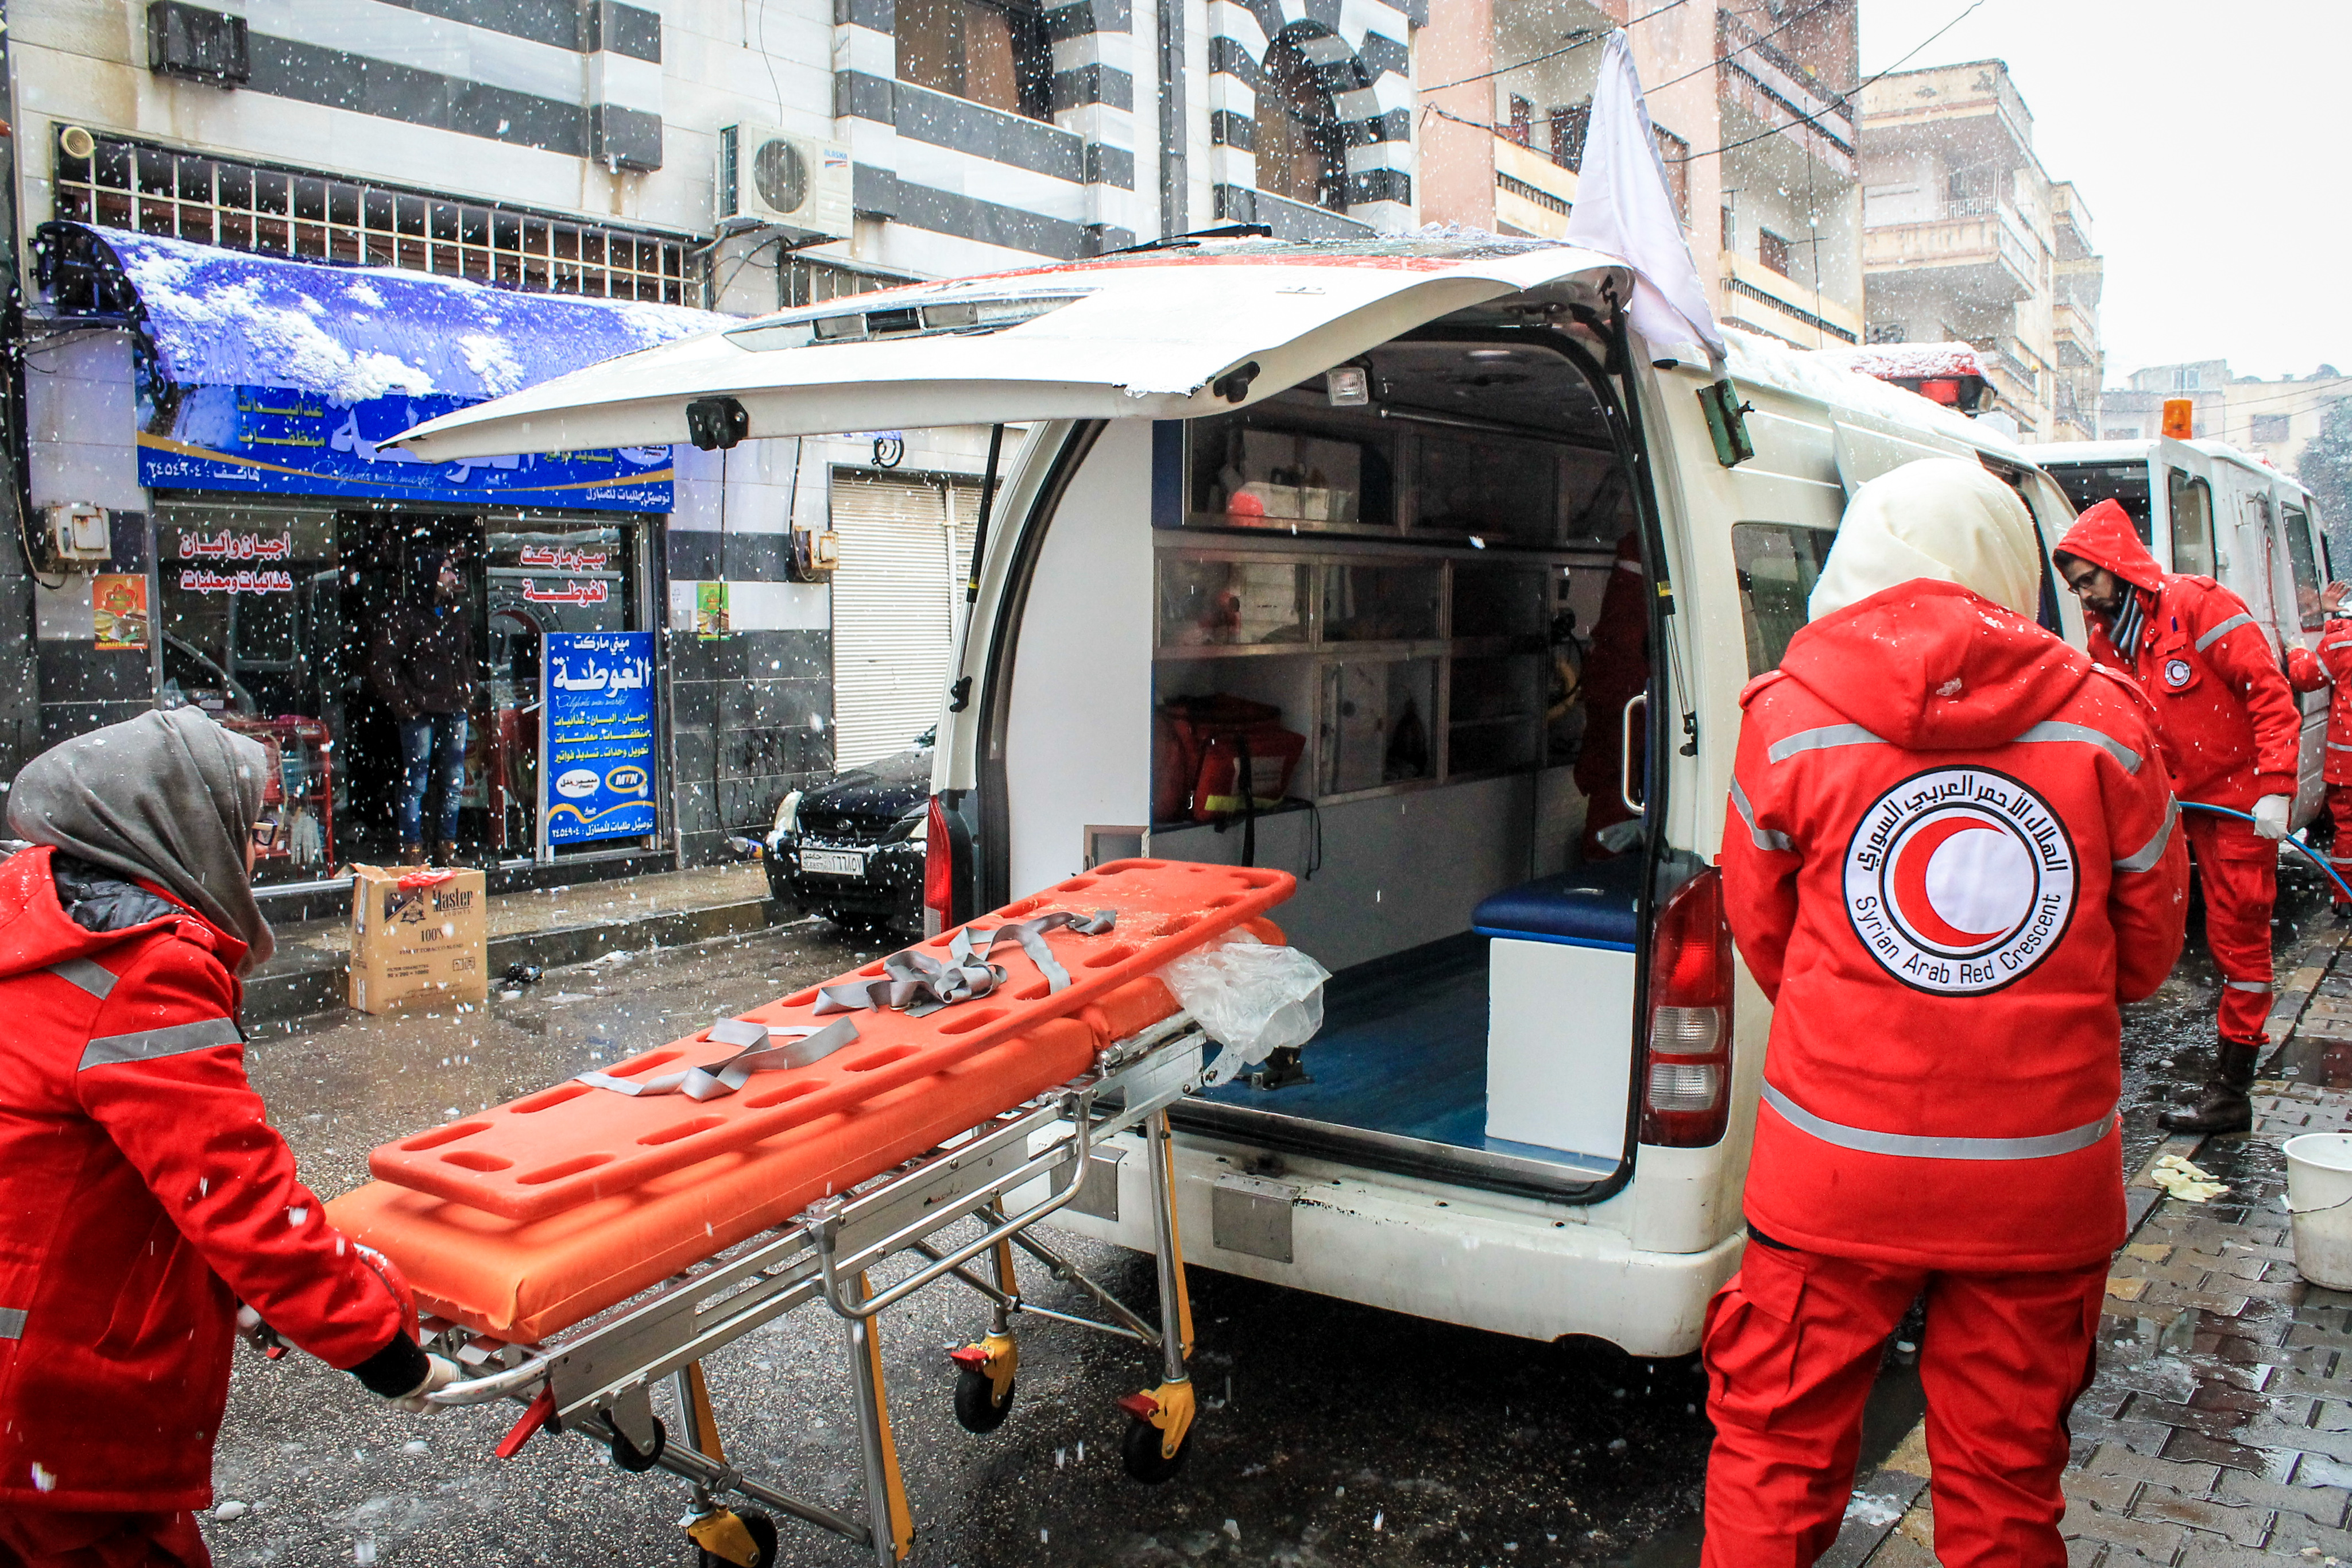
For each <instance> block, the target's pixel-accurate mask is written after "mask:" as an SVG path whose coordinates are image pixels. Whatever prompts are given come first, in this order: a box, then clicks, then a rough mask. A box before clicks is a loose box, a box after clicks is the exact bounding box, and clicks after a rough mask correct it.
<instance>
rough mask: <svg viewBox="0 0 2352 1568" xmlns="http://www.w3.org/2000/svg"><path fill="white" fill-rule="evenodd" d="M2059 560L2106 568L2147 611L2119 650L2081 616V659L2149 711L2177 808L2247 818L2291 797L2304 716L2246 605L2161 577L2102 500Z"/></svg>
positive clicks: (2174, 576) (2203, 583) (2172, 575)
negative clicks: (2152, 709) (2223, 810)
mask: <svg viewBox="0 0 2352 1568" xmlns="http://www.w3.org/2000/svg"><path fill="white" fill-rule="evenodd" d="M2058 553H2059V554H2061V555H2071V556H2075V557H2079V558H2080V559H2084V560H2087V561H2089V562H2090V563H2091V564H2092V565H2093V566H2097V567H2104V568H2105V569H2106V570H2109V571H2111V572H2114V573H2115V574H2116V576H2117V577H2119V578H2121V579H2123V580H2125V581H2126V582H2127V583H2129V584H2131V585H2132V586H2133V587H2134V588H2137V589H2141V590H2144V591H2145V593H2146V596H2147V599H2148V600H2149V601H2151V602H2149V605H2148V610H2147V617H2146V619H2145V620H2144V622H2142V629H2141V631H2140V633H2139V636H2138V638H2137V644H2138V645H2137V647H2133V648H2118V647H2116V644H2115V643H2114V642H2113V641H2112V640H2111V639H2110V638H2109V636H2108V634H2107V628H2106V626H2105V624H2104V623H2103V622H2101V620H2100V618H2099V617H2097V616H2092V617H2091V656H2092V657H2093V658H2095V659H2096V660H2098V661H2099V662H2100V663H2101V664H2112V665H2113V666H2115V667H2116V669H2119V670H2126V671H2128V672H2130V674H2132V675H2133V676H2134V677H2135V678H2136V679H2137V681H2138V682H2139V685H2140V690H2142V691H2143V692H2145V693H2147V696H2148V699H2149V700H2150V701H2151V702H2153V703H2154V704H2155V705H2156V728H2157V734H2158V736H2159V737H2162V739H2163V742H2164V760H2165V763H2166V765H2167V766H2168V767H2169V768H2171V769H2172V783H2173V787H2174V788H2175V789H2178V790H2179V792H2180V798H2181V799H2182V800H2201V801H2203V802H2205V803H2206V804H2207V805H2210V806H2228V807H2231V809H2233V810H2240V811H2247V810H2252V809H2253V805H2254V802H2255V801H2256V800H2260V799H2262V798H2263V796H2265V795H2293V794H2294V786H2295V774H2296V756H2297V749H2298V747H2299V745H2300V743H2301V740H2302V737H2303V714H2302V711H2301V710H2300V709H2299V708H2297V707H2296V706H2295V701H2294V693H2293V692H2292V691H2291V690H2290V689H2289V688H2288V685H2287V679H2286V676H2285V675H2284V674H2282V673H2281V672H2280V669H2279V661H2278V655H2277V654H2276V653H2273V652H2272V651H2271V645H2270V643H2269V642H2268V640H2267V639H2265V638H2264V637H2263V629H2262V627H2261V626H2260V625H2259V624H2257V623H2256V622H2255V620H2254V616H2253V612H2252V611H2250V610H2248V609H2247V608H2246V601H2244V600H2242V599H2241V598H2239V597H2238V596H2237V595H2236V594H2234V593H2232V592H2231V591H2229V590H2228V589H2226V588H2224V587H2222V586H2221V584H2220V583H2218V582H2216V581H2214V580H2212V579H2211V578H2210V577H2183V576H2181V575H2180V574H2179V573H2178V572H2170V571H2166V570H2164V569H2163V568H2162V567H2159V566H2158V565H2157V564H2156V558H2155V557H2154V556H2151V555H2149V554H2148V553H2147V546H2145V545H2143V544H2141V543H2140V542H2139V535H2138V534H2137V533H2135V532H2133V530H2132V525H2131V518H2130V517H2128V516H2127V515H2126V513H2125V511H2124V509H2123V507H2119V506H2117V505H2116V503H2115V502H2113V501H2102V502H2100V503H2099V504H2098V505H2097V506H2095V507H2092V508H2091V509H2090V510H2089V511H2087V512H2084V514H2083V515H2082V516H2081V517H2077V518H2076V519H2075V520H2074V527H2073V528H2068V529H2067V530H2066V537H2065V538H2062V539H2060V540H2059V541H2058Z"/></svg>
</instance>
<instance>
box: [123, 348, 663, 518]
mask: <svg viewBox="0 0 2352 1568" xmlns="http://www.w3.org/2000/svg"><path fill="white" fill-rule="evenodd" d="M473 402H474V400H472V399H470V398H457V397H441V396H432V397H380V398H374V399H371V400H370V401H368V402H360V403H352V404H350V405H348V406H344V407H338V406H336V405H335V404H333V403H331V402H328V401H327V400H326V399H324V398H320V397H314V396H311V395H310V394H309V393H307V392H289V391H288V390H286V389H284V388H282V387H167V388H163V389H162V395H160V396H159V395H156V389H153V388H149V389H147V391H146V394H145V395H142V399H141V409H140V413H141V416H142V417H141V428H140V432H139V482H140V483H141V484H142V485H145V486H151V487H160V488H164V489H174V490H247V491H255V492H259V493H263V494H269V495H303V496H352V497H368V498H372V499H377V500H404V501H445V502H458V503H469V504H472V505H475V506H485V505H488V506H506V507H586V508H591V509H596V510H604V511H625V512H667V511H668V510H669V509H670V507H671V504H672V500H671V489H670V480H671V477H672V475H673V474H674V472H675V470H674V469H673V468H672V466H671V462H670V449H669V448H668V447H667V446H623V447H617V448H609V449H606V450H604V451H597V452H541V453H533V454H524V455H517V456H506V457H475V458H467V459H465V460H463V461H459V462H451V463H428V462H425V461H424V460H423V459H421V458H419V457H417V456H415V455H414V454H412V453H410V452H408V451H406V450H404V449H403V448H398V447H387V446H383V445H380V444H379V443H382V442H385V441H389V440H391V439H392V438H393V437H394V436H395V435H398V434H401V433H402V432H403V431H405V430H408V429H410V428H411V427H413V426H415V425H417V424H420V423H424V422H425V420H428V419H436V418H438V417H439V416H441V415H442V414H445V413H449V412H451V411H452V410H455V409H459V408H467V407H470V406H472V403H473ZM589 553H592V554H593V553H595V552H593V551H592V552H589Z"/></svg>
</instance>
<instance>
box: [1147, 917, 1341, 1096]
mask: <svg viewBox="0 0 2352 1568" xmlns="http://www.w3.org/2000/svg"><path fill="white" fill-rule="evenodd" d="M1330 977H1331V971H1330V970H1328V969H1327V968H1325V967H1323V966H1322V965H1320V964H1318V963H1317V962H1316V961H1315V960H1314V959H1312V958H1310V957H1308V956H1307V955H1306V954H1304V953H1302V952H1300V951H1299V950H1298V949H1297V948H1296V947H1276V946H1267V945H1266V944H1265V943H1263V942H1260V941H1259V940H1258V939H1257V938H1256V937H1255V936H1251V935H1250V934H1249V933H1248V932H1246V931H1237V932H1235V933H1234V935H1233V936H1230V937H1227V938H1226V939H1225V940H1223V941H1222V942H1218V943H1215V944H1213V945H1212V946H1207V947H1204V948H1202V949H1201V950H1200V951H1199V952H1197V953H1188V954H1186V955H1185V956H1183V957H1181V958H1179V959H1177V960H1176V961H1175V962H1173V963H1171V964H1170V965H1169V966H1168V967H1166V968H1164V969H1162V970H1160V983H1161V984H1162V985H1164V986H1166V987H1167V988H1168V989H1169V990H1170V991H1171V992H1172V993H1173V994H1174V996H1175V998H1176V1000H1177V1002H1178V1004H1179V1005H1181V1007H1182V1008H1183V1009H1184V1010H1185V1011H1186V1012H1189V1013H1191V1014H1192V1018H1193V1019H1194V1021H1196V1022H1197V1023H1199V1024H1200V1026H1201V1027H1202V1029H1203V1030H1206V1031H1207V1032H1208V1035H1209V1038H1210V1039H1212V1040H1216V1041H1217V1042H1218V1043H1219V1044H1221V1045H1223V1047H1224V1050H1223V1051H1221V1052H1219V1053H1218V1056H1217V1060H1216V1061H1215V1063H1214V1064H1213V1065H1212V1066H1211V1068H1210V1069H1209V1082H1211V1083H1213V1084H1214V1083H1225V1082H1231V1081H1232V1080H1233V1078H1234V1076H1235V1075H1236V1074H1237V1073H1239V1072H1240V1071H1242V1069H1244V1068H1245V1067H1255V1066H1257V1065H1258V1064H1259V1063H1260V1062H1262V1061H1265V1059H1266V1058H1267V1057H1269V1056H1272V1055H1273V1054H1274V1053H1275V1052H1276V1051H1280V1050H1281V1049H1282V1048H1283V1047H1285V1046H1290V1045H1305V1044H1306V1043H1307V1041H1308V1040H1313V1039H1314V1038H1315V1036H1316V1034H1317V1032H1318V1030H1321V1029H1322V1027H1323V982H1324V981H1326V980H1328V979H1329V978H1330Z"/></svg>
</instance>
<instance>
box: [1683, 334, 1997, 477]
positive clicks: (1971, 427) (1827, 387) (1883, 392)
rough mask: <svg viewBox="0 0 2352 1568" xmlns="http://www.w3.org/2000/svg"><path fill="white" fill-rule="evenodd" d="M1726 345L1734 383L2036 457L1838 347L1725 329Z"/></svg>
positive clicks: (1983, 447) (1992, 449)
mask: <svg viewBox="0 0 2352 1568" xmlns="http://www.w3.org/2000/svg"><path fill="white" fill-rule="evenodd" d="M1723 336H1724V340H1726V341H1727V342H1728V343H1729V344H1730V345H1731V380H1732V383H1733V384H1734V385H1735V386H1739V387H1749V386H1768V387H1772V388H1775V389H1777V390H1779V391H1780V392H1789V393H1790V394H1792V395H1794V396H1797V397H1801V398H1808V399H1811V401H1812V402H1818V403H1822V404H1824V405H1825V406H1827V407H1829V408H1832V409H1844V410H1850V411H1852V412H1853V413H1862V414H1868V415H1871V416H1872V417H1874V418H1877V419H1886V420H1893V421H1894V422H1895V423H1898V424H1910V425H1924V426H1926V427H1927V428H1928V429H1931V430H1934V431H1936V432H1937V433H1938V434H1943V435H1948V436H1950V437H1951V438H1952V439H1954V440H1955V441H1960V442H1965V443H1966V444H1969V445H1970V446H1974V447H1977V448H1979V449H1980V450H1982V451H1986V452H1990V453H1992V454H1993V455H1995V456H1998V457H2000V458H2001V459H2002V460H2003V461H2004V462H2012V463H2021V464H2028V465H2031V464H2033V463H2034V462H2035V461H2036V459H2035V458H2034V457H2032V455H2029V454H2028V453H2027V452H2026V451H2025V450H2024V449H2023V448H2022V447H2021V446H2019V445H2018V444H2017V443H2015V442H2013V441H2011V440H2010V439H2009V438H2008V437H2007V436H2004V435H2002V434H2000V432H1999V431H1997V430H1994V429H1993V428H1991V427H1990V426H1989V425H1987V424H1985V423H1983V422H1982V421H1980V420H1974V419H1969V418H1968V417H1967V416H1965V415H1963V414H1958V413H1954V412H1952V411H1951V410H1950V409H1948V408H1946V407H1945V406H1944V405H1943V404H1941V403H1939V402H1930V401H1929V400H1928V399H1927V398H1924V397H1921V396H1920V395H1919V394H1918V393H1917V392H1906V391H1905V390H1904V389H1903V388H1901V387H1898V386H1895V385H1894V384H1893V383H1891V382H1882V381H1880V380H1878V379H1877V378H1876V377H1874V376H1866V375H1864V374H1863V373H1862V372H1861V371H1857V370H1854V369H1853V368H1851V365H1850V363H1849V362H1848V361H1847V359H1846V357H1845V355H1844V354H1843V353H1842V352H1828V353H1824V352H1822V351H1820V350H1812V349H1791V348H1790V347H1789V346H1788V345H1787V344H1785V343H1782V342H1780V341H1779V340H1777V339H1772V338H1766V337H1761V336H1759V335H1758V334H1756V333H1753V332H1743V331H1741V330H1740V329H1738V328H1736V327H1727V328H1725V329H1724V333H1723Z"/></svg>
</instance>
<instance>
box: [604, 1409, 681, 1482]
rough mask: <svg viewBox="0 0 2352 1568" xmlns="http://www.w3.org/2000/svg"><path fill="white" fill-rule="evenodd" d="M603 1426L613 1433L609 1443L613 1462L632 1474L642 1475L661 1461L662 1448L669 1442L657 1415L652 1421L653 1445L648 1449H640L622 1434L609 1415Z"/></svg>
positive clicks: (665, 1430)
mask: <svg viewBox="0 0 2352 1568" xmlns="http://www.w3.org/2000/svg"><path fill="white" fill-rule="evenodd" d="M604 1426H605V1429H606V1430H607V1431H609V1432H611V1433H612V1434H613V1440H612V1443H611V1448H612V1450H613V1463H614V1464H615V1465H617V1466H619V1467H620V1468H621V1469H625V1470H626V1471H628V1472H629V1473H630V1474H631V1475H633V1476H635V1475H643V1474H644V1473H645V1472H646V1471H647V1470H649V1469H653V1468H654V1467H655V1466H656V1465H657V1464H659V1463H661V1457H662V1449H663V1448H667V1446H668V1444H669V1433H668V1431H667V1429H666V1428H665V1427H663V1426H662V1424H661V1420H660V1418H659V1417H656V1418H655V1421H654V1446H653V1447H652V1448H649V1449H640V1448H637V1447H636V1445H635V1444H634V1443H632V1442H630V1441H629V1439H628V1438H627V1437H625V1436H624V1435H623V1434H622V1431H621V1429H620V1428H619V1427H615V1426H614V1425H613V1424H612V1421H611V1419H610V1418H609V1417H607V1418H606V1420H605V1423H604Z"/></svg>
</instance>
